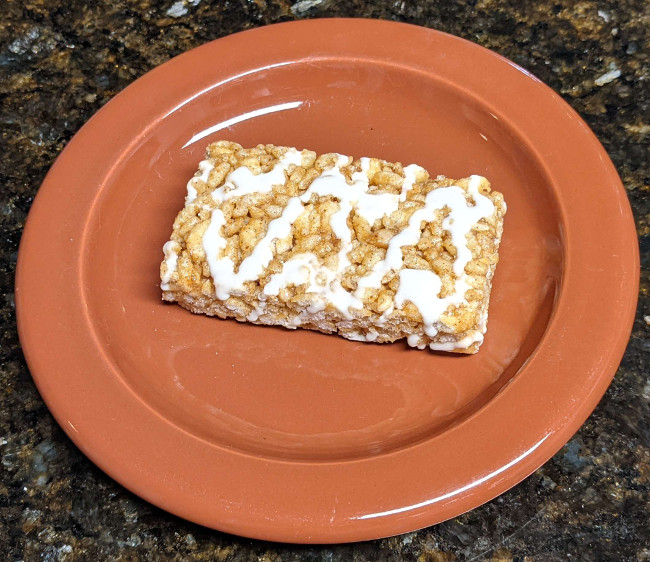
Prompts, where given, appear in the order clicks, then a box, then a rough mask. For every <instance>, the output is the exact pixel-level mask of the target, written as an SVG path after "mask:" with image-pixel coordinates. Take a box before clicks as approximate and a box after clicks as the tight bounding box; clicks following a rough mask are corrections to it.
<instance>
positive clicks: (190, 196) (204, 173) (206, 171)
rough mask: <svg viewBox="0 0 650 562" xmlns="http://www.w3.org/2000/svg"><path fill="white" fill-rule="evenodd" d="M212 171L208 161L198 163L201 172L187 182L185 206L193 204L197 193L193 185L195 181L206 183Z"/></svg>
mask: <svg viewBox="0 0 650 562" xmlns="http://www.w3.org/2000/svg"><path fill="white" fill-rule="evenodd" d="M213 169H214V165H213V164H212V162H210V160H201V162H199V170H201V175H199V176H194V177H193V178H192V179H191V180H190V181H188V182H187V197H185V204H186V205H189V204H190V203H192V202H194V200H195V199H196V197H197V195H198V193H197V191H196V187H195V184H196V182H197V181H199V180H201V181H202V182H204V183H207V181H208V178H209V177H210V172H211V171H212V170H213Z"/></svg>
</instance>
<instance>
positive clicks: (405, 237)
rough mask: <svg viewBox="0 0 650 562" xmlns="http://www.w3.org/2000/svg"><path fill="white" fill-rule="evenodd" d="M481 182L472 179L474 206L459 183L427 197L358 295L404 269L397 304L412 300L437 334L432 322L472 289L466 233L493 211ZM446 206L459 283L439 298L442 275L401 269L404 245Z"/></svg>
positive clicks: (361, 282) (426, 328)
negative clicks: (467, 270) (469, 282)
mask: <svg viewBox="0 0 650 562" xmlns="http://www.w3.org/2000/svg"><path fill="white" fill-rule="evenodd" d="M480 182H481V177H480V176H472V177H471V178H470V182H469V192H470V193H471V194H472V196H473V198H474V202H475V204H474V205H473V206H471V205H469V204H468V202H467V200H466V199H465V192H464V191H463V189H462V188H460V187H458V186H455V185H452V186H449V187H442V188H439V189H434V190H433V191H430V192H429V193H428V194H427V196H426V199H425V204H424V207H423V208H421V209H419V210H417V211H415V213H413V215H411V218H410V220H409V223H408V225H407V227H406V228H405V229H404V230H402V231H401V232H400V233H399V234H397V235H395V236H394V237H393V238H392V239H391V240H390V242H389V243H388V249H387V250H386V256H385V258H384V259H383V260H382V261H380V262H378V263H376V264H375V266H374V267H373V269H372V271H371V272H370V273H369V274H368V275H367V276H366V277H364V278H362V279H360V280H359V282H358V285H357V290H356V291H355V295H356V296H357V297H358V298H360V299H361V298H363V296H364V294H365V291H366V289H379V288H380V287H381V282H382V279H383V278H384V276H385V275H386V274H387V273H388V272H390V271H399V270H400V269H401V271H400V274H399V276H400V284H399V287H398V290H397V293H396V294H395V299H394V300H395V306H396V307H397V308H401V307H402V306H403V305H404V303H405V302H406V301H410V302H411V303H413V304H414V305H415V306H416V307H417V308H418V310H419V311H420V314H421V315H422V319H423V322H424V331H425V333H426V334H427V335H430V336H432V337H433V336H435V335H436V333H437V330H436V329H435V327H434V326H433V324H435V322H437V321H438V320H439V318H440V315H441V314H442V313H443V312H444V311H445V310H446V309H447V308H448V307H449V306H450V305H459V304H461V303H462V302H464V301H465V293H466V291H467V289H469V284H468V283H467V276H466V274H465V266H466V265H467V264H468V263H469V261H470V260H471V259H472V252H471V251H470V249H469V248H468V247H467V234H468V233H469V231H470V230H471V228H472V226H473V225H474V224H476V223H477V222H478V221H479V220H480V219H482V218H486V217H489V216H490V215H491V214H492V213H494V204H493V203H492V201H490V199H488V198H487V197H485V196H484V195H481V194H480V193H479V192H478V186H479V185H480ZM444 207H447V208H448V209H449V214H448V215H447V217H446V218H445V219H444V220H443V223H442V224H443V227H444V228H445V229H446V230H447V231H449V233H450V235H451V239H452V243H453V244H454V246H455V247H456V260H455V261H454V265H453V268H454V273H455V275H456V286H455V291H454V293H452V294H451V295H448V296H447V297H445V298H444V299H440V298H439V297H438V293H439V292H440V288H441V281H440V278H439V277H438V276H437V275H436V274H435V273H433V272H432V271H424V270H412V269H402V265H403V262H404V255H403V252H402V248H403V247H404V246H412V245H414V244H417V242H418V240H419V239H420V235H421V231H420V228H421V225H422V222H430V221H432V220H433V218H434V216H435V213H436V211H438V210H440V209H443V208H444Z"/></svg>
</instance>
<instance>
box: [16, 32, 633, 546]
mask: <svg viewBox="0 0 650 562" xmlns="http://www.w3.org/2000/svg"><path fill="white" fill-rule="evenodd" d="M222 138H225V139H230V140H235V141H237V142H239V143H241V144H243V145H255V144H257V143H274V144H286V145H292V146H297V147H300V148H302V147H307V148H311V149H313V150H316V151H319V152H328V151H338V152H342V153H344V154H351V155H355V156H376V157H381V158H385V159H387V160H391V161H401V162H404V163H405V164H406V163H411V162H416V163H418V164H421V165H423V166H424V167H426V168H427V169H428V170H429V171H430V172H431V173H433V174H445V175H448V176H451V177H464V176H467V175H469V174H472V173H475V174H482V175H485V176H487V177H488V178H489V179H490V180H491V181H492V183H493V186H494V187H495V188H496V189H498V190H499V191H502V192H503V193H504V194H505V198H506V201H507V203H508V207H509V210H508V214H507V216H506V221H505V233H504V237H503V243H502V247H501V262H500V264H499V267H498V269H497V274H496V277H495V281H494V289H493V296H492V303H491V309H490V320H489V329H488V334H487V337H486V341H485V344H484V345H483V347H482V348H481V351H480V352H479V353H478V354H477V355H475V356H470V357H459V356H450V355H445V354H439V353H433V352H429V351H418V350H413V349H410V348H408V347H407V346H406V344H404V343H396V344H392V345H375V344H362V343H356V342H350V341H346V340H344V339H341V338H337V337H335V336H326V335H322V334H318V333H313V332H307V331H295V332H290V331H286V330H283V329H279V328H277V329H276V328H268V327H259V326H252V325H244V324H239V323H237V322H235V321H221V320H218V319H213V318H207V317H201V316H197V315H192V314H190V313H189V312H186V311H185V310H183V309H181V308H180V307H178V306H175V305H169V304H163V303H162V302H161V300H160V290H159V287H158V285H159V276H158V275H159V274H158V268H159V263H160V261H161V259H162V252H161V248H162V245H163V243H164V242H165V240H167V238H168V236H169V233H170V230H171V225H172V222H173V220H174V217H175V215H176V213H177V212H178V210H179V209H180V208H181V207H182V205H183V201H184V194H185V183H186V182H187V180H188V178H189V177H191V175H192V173H193V172H194V170H195V168H196V165H197V163H198V161H199V160H200V159H201V157H202V155H203V151H204V148H205V146H206V144H207V143H208V142H209V141H213V140H216V139H222ZM637 284H638V253H637V246H636V235H635V231H634V227H633V222H632V216H631V212H630V208H629V205H628V202H627V199H626V195H625V192H624V190H623V187H622V186H621V183H620V180H619V178H618V176H617V174H616V172H615V170H614V168H613V166H612V164H611V162H610V161H609V159H608V158H607V155H606V154H605V152H604V150H603V149H602V147H601V146H600V144H599V143H598V141H597V140H596V139H595V137H594V136H593V134H592V133H591V132H590V131H589V129H588V128H587V126H586V125H585V124H584V122H583V121H582V120H581V119H580V118H579V117H578V116H577V115H576V114H575V113H574V112H573V111H572V110H571V109H570V108H569V107H568V106H567V105H566V104H565V103H564V102H563V101H562V100H561V99H560V98H559V97H558V96H556V95H555V94H554V93H553V92H552V91H551V90H550V89H549V88H547V87H546V86H544V85H543V84H542V83H540V82H539V81H538V80H537V79H535V77H533V76H531V75H530V74H528V73H527V72H526V71H524V70H522V69H521V68H519V67H517V66H516V65H514V64H512V63H511V62H509V61H507V60H505V59H503V58H501V57H499V56H497V55H495V54H494V53H491V52H490V51H487V50H485V49H483V48H481V47H478V46H476V45H474V44H472V43H469V42H466V41H463V40H461V39H458V38H455V37H451V36H449V35H445V34H442V33H438V32H435V31H431V30H427V29H423V28H418V27H413V26H408V25H403V24H396V23H389V22H379V21H364V20H314V21H304V22H299V23H289V24H282V25H277V26H270V27H265V28H261V29H256V30H254V31H248V32H244V33H241V34H237V35H233V36H230V37H227V38H225V39H220V40H218V41H215V42H213V43H210V44H207V45H205V46H203V47H200V48H198V49H195V50H193V51H191V52H189V53H186V54H184V55H182V56H180V57H177V58H175V59H173V60H172V61H170V62H168V63H167V64H164V65H163V66H161V67H160V68H157V69H155V70H153V71H152V72H150V73H149V74H147V75H145V76H144V77H142V78H141V79H139V80H138V81H136V82H135V83H134V84H133V85H131V86H130V87H128V88H127V89H126V90H125V91H124V92H122V93H120V94H119V95H118V96H116V97H115V99H114V100H112V101H111V102H110V103H108V104H107V105H106V107H105V108H103V109H102V110H101V111H100V112H99V113H98V114H97V115H96V116H94V117H93V118H92V119H91V120H90V121H89V123H88V124H87V125H86V126H85V127H83V128H82V129H81V131H79V133H78V134H77V135H76V137H75V138H74V139H73V140H72V141H71V142H70V144H69V145H68V147H67V148H66V149H65V151H64V152H63V154H62V155H61V156H60V158H59V159H58V160H57V162H56V164H55V165H54V166H53V167H52V170H51V172H50V173H49V175H48V176H47V178H46V180H45V182H44V183H43V186H42V187H41V190H40V191H39V193H38V196H37V198H36V200H35V202H34V205H33V208H32V210H31V212H30V215H29V219H28V221H27V226H26V229H25V233H24V237H23V240H22V245H21V249H20V256H19V264H18V274H17V285H16V301H17V310H18V320H19V329H20V336H21V341H22V343H23V346H24V350H25V355H26V358H27V361H28V363H29V366H30V369H31V371H32V374H33V376H34V379H35V381H36V383H37V385H38V387H39V389H40V391H41V393H42V395H43V398H44V399H45V401H46V402H47V404H48V405H49V407H50V409H51V410H52V413H53V414H54V416H55V417H56V419H57V420H58V422H59V423H60V424H61V426H62V427H63V429H64V430H65V431H66V432H67V434H68V435H69V436H70V437H71V439H72V440H73V441H74V442H75V443H76V444H77V445H78V446H79V447H80V448H81V450H82V451H83V452H84V453H85V454H86V455H88V457H90V458H91V459H92V460H93V461H94V462H95V463H96V464H97V465H99V466H100V467H101V468H102V469H103V470H105V471H106V472H107V473H108V474H109V475H111V476H112V477H113V478H115V479H116V480H117V481H119V482H120V483H122V484H123V485H124V486H126V487H127V488H129V489H130V490H132V491H133V492H135V493H136V494H138V495H140V496H142V497H143V498H145V499H147V500H149V501H150V502H152V503H154V504H156V505H158V506H160V507H162V508H164V509H166V510H168V511H171V512H173V513H175V514H177V515H180V516H181V517H185V518H187V519H190V520H193V521H196V522H198V523H201V524H203V525H207V526H210V527H214V528H216V529H220V530H222V531H227V532H230V533H236V534H240V535H246V536H250V537H257V538H264V539H271V540H278V541H294V542H341V541H355V540H363V539H371V538H376V537H382V536H386V535H392V534H398V533H402V532H406V531H411V530H414V529H417V528H420V527H424V526H427V525H432V524H434V523H437V522H439V521H442V520H444V519H447V518H449V517H453V516H456V515H458V514H460V513H462V512H464V511H466V510H469V509H471V508H473V507H476V506H477V505H479V504H481V503H483V502H485V501H488V500H490V499H492V498H494V497H495V496H497V495H498V494H500V493H501V492H503V491H505V490H506V489H508V488H509V487H511V486H513V485H514V484H516V483H517V482H519V481H520V480H521V479H523V478H524V477H526V476H527V475H528V474H530V473H531V472H532V471H534V470H535V469H536V468H537V467H539V466H540V465H541V464H542V463H544V462H545V461H546V460H547V459H549V458H550V457H551V456H552V455H553V454H554V453H555V452H556V451H557V450H558V449H559V448H560V447H561V446H562V445H563V444H564V443H565V442H566V441H567V440H568V439H569V437H570V436H571V435H572V434H573V433H574V432H575V431H576V430H577V429H578V427H579V426H580V425H581V424H582V422H583V421H584V420H585V418H586V417H587V416H588V414H589V413H590V412H591V411H592V409H593V408H594V407H595V405H596V403H597V402H598V400H599V399H600V397H601V396H602V394H603V392H604V391H605V389H606V388H607V385H608V384H609V382H610V381H611V378H612V376H613V374H614V372H615V370H616V367H617V365H618V363H619V361H620V359H621V356H622V354H623V351H624V349H625V345H626V343H627V339H628V336H629V332H630V327H631V322H632V317H633V312H634V308H635V302H636V293H637Z"/></svg>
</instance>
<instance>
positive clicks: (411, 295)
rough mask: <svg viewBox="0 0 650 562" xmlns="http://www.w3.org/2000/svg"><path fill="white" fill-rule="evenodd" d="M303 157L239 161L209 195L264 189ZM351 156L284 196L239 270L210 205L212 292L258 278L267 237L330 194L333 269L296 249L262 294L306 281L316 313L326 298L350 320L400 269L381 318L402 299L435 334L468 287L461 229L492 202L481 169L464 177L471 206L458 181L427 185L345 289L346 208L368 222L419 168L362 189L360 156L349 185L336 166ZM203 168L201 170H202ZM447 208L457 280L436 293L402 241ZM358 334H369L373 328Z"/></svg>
mask: <svg viewBox="0 0 650 562" xmlns="http://www.w3.org/2000/svg"><path fill="white" fill-rule="evenodd" d="M301 159H302V153H301V152H298V151H296V150H295V149H291V150H289V151H288V152H287V153H286V154H285V156H284V157H283V158H282V159H280V160H279V161H278V162H277V163H276V165H275V166H274V167H273V169H272V170H271V171H270V172H267V173H264V174H257V175H255V174H253V173H252V172H251V171H250V170H249V169H248V168H246V167H245V166H242V167H240V168H238V169H236V170H234V171H233V172H232V173H231V174H230V175H229V176H228V177H227V178H226V181H225V182H224V184H223V185H222V186H221V187H219V188H218V189H216V190H215V191H214V192H213V193H212V197H213V198H214V199H215V201H217V202H223V201H225V200H227V199H230V198H231V197H237V196H242V195H245V194H248V193H260V192H261V193H268V192H270V191H271V190H272V189H273V186H274V185H281V184H284V182H285V181H286V178H285V171H286V170H287V169H288V167H289V166H290V165H292V164H294V165H299V164H300V163H301ZM349 163H350V158H349V157H347V156H342V155H338V158H337V161H336V164H335V165H334V167H332V168H330V169H328V170H325V171H323V172H322V173H321V175H320V176H318V177H317V178H316V179H315V180H314V181H313V182H312V183H311V185H310V186H309V188H308V189H307V190H306V191H305V192H304V193H303V194H302V195H301V196H296V197H292V198H291V199H289V201H288V203H287V206H286V208H285V209H284V211H283V213H282V215H281V216H280V217H279V218H277V219H275V220H273V221H271V222H270V223H269V225H268V229H267V232H266V234H265V236H264V237H263V238H262V240H260V242H259V243H258V244H257V245H256V246H255V248H254V249H253V252H252V253H251V254H250V255H249V256H248V257H247V258H246V259H244V260H243V261H242V263H241V264H240V267H239V270H238V271H237V273H235V271H234V269H235V268H234V263H233V262H232V260H230V259H229V258H228V257H219V256H220V255H221V254H222V252H223V250H224V248H225V247H226V240H225V239H224V238H223V236H222V234H221V229H222V227H223V225H224V215H223V213H222V212H221V210H219V209H215V210H214V211H213V212H212V218H211V220H210V225H209V226H208V228H207V230H206V232H205V234H204V236H203V247H204V249H205V252H206V257H207V261H208V265H209V267H210V273H211V275H212V278H213V280H214V284H215V290H216V294H217V298H219V299H221V300H226V299H228V298H229V297H230V295H231V294H232V293H233V292H236V291H241V290H242V289H243V284H244V283H245V282H247V281H255V280H257V279H259V278H260V276H261V275H262V274H263V272H264V271H265V269H266V268H267V267H268V264H269V263H270V261H271V260H272V259H273V242H274V241H275V240H277V239H282V238H286V237H287V236H289V234H290V233H291V226H292V224H293V223H294V222H295V220H296V219H297V218H298V217H299V216H300V215H301V214H302V213H303V211H304V205H305V204H306V203H307V202H309V201H310V199H311V198H312V195H317V196H320V197H326V196H331V197H334V198H336V199H338V201H339V209H338V211H336V212H335V213H333V214H332V215H331V217H330V227H331V228H332V232H333V233H334V235H335V236H336V237H337V238H338V239H339V240H340V242H341V249H340V251H339V253H338V256H337V258H338V264H337V267H336V269H335V270H330V269H328V268H326V267H324V266H322V265H321V264H320V262H319V260H318V258H317V257H316V256H315V255H314V254H311V253H305V254H300V255H297V256H294V257H293V258H291V259H290V260H288V261H286V262H285V263H284V264H283V267H282V271H281V272H279V273H275V274H273V275H271V276H270V278H269V280H268V282H267V284H266V285H265V287H264V290H263V294H264V295H269V296H271V295H278V294H279V292H280V290H281V289H282V288H283V287H286V286H288V285H306V292H307V293H310V294H312V295H313V296H315V297H317V298H316V299H315V301H316V302H315V303H314V304H312V306H310V307H309V309H308V311H307V312H309V313H315V312H318V311H320V310H323V309H324V308H325V307H326V306H327V305H328V304H329V305H331V306H333V307H335V308H336V309H337V310H338V311H339V312H341V314H343V315H344V316H345V317H346V318H348V319H349V318H352V314H351V313H350V309H360V308H363V298H364V296H365V291H366V289H379V288H380V287H381V283H382V279H383V278H384V276H385V275H386V274H387V273H388V272H390V271H399V279H400V284H399V287H398V290H397V293H396V295H395V299H394V306H391V307H390V309H389V310H387V311H386V312H385V313H384V314H383V315H382V316H381V318H380V321H384V322H385V321H386V319H387V316H388V315H390V314H391V313H392V312H393V311H394V309H395V308H398V309H400V308H402V307H403V306H404V304H405V303H406V302H407V301H408V302H411V303H412V304H413V305H414V306H416V307H417V308H418V310H419V311H420V314H421V315H422V318H423V323H424V333H426V334H427V335H428V336H430V337H434V336H435V335H436V334H437V330H436V328H435V326H434V324H435V323H436V322H438V321H439V318H440V315H441V314H443V313H444V312H445V311H446V310H447V309H448V307H449V306H451V305H458V304H461V303H462V302H464V300H465V293H466V291H467V289H468V288H469V284H468V283H467V280H466V274H465V266H466V265H467V263H468V262H469V261H470V260H471V259H472V254H471V251H470V250H469V248H468V247H467V239H466V236H467V234H468V233H469V231H470V230H471V228H472V226H473V225H474V224H476V222H478V221H479V220H480V219H482V218H485V217H488V216H490V215H491V214H492V213H493V212H494V205H493V204H492V202H491V201H490V200H489V199H488V198H487V197H485V196H483V195H481V194H480V193H479V192H478V186H479V185H480V182H481V178H480V177H479V176H472V177H471V178H470V182H469V190H468V191H469V193H471V195H472V197H473V199H474V202H475V204H474V205H471V204H469V203H468V202H467V200H466V196H465V191H464V190H463V189H462V188H460V187H458V186H454V185H452V186H449V187H444V188H439V189H435V190H433V191H431V192H429V193H428V195H427V196H426V199H425V205H424V207H423V208H421V209H419V210H417V211H416V212H415V213H413V215H412V216H411V218H410V220H409V223H408V225H407V227H406V228H405V229H404V230H402V231H401V232H400V233H399V234H397V235H396V236H394V237H393V238H392V239H391V240H390V242H389V244H388V249H387V251H386V256H385V258H384V259H383V260H381V261H380V262H378V263H377V264H375V266H374V267H373V269H372V270H371V272H370V273H369V274H368V275H367V276H366V277H364V278H362V279H360V280H359V282H358V287H357V290H356V291H355V292H354V293H350V292H348V291H347V290H345V289H344V288H343V287H342V286H341V277H342V275H343V273H344V271H345V269H346V268H347V267H349V265H350V261H349V259H348V253H349V252H350V250H351V249H352V231H351V229H350V227H349V226H348V223H347V221H348V218H349V216H350V214H351V212H352V210H354V211H355V212H356V213H357V214H358V215H360V216H361V217H363V218H364V219H365V220H366V221H368V223H369V224H370V225H371V226H372V225H373V223H374V222H375V221H376V220H378V219H380V218H382V217H383V216H387V215H390V214H391V213H393V212H394V211H395V210H397V209H398V207H399V202H400V201H405V200H406V197H407V194H408V191H409V190H410V189H411V188H412V187H413V185H414V183H415V181H416V175H417V173H418V172H419V171H422V168H420V167H419V166H416V165H410V166H407V167H406V168H404V175H405V178H404V182H403V185H402V189H401V193H400V194H399V195H396V194H391V193H368V190H369V179H368V174H367V172H368V169H369V164H370V160H369V159H368V158H362V159H361V171H359V172H354V173H353V174H352V178H351V179H352V184H349V183H348V182H347V181H346V179H345V176H344V175H343V173H342V172H341V167H343V166H346V165H348V164H349ZM203 172H204V173H205V170H203ZM207 173H208V174H209V172H207ZM445 207H446V208H448V209H449V214H448V216H447V217H446V218H445V219H444V220H443V227H444V228H445V229H446V230H448V231H449V233H450V235H451V239H452V243H453V244H454V246H455V247H456V260H455V262H454V265H453V268H454V273H455V275H456V277H457V281H456V287H455V291H454V293H452V294H451V295H448V296H446V297H445V298H439V297H438V294H439V292H440V289H441V281H440V278H439V277H438V276H437V275H436V274H435V273H433V272H431V271H426V270H412V269H402V267H403V252H402V248H403V247H404V246H410V245H414V244H417V242H418V240H419V238H420V235H421V225H422V223H423V222H430V221H432V220H433V219H434V217H435V214H436V211H438V210H440V209H443V208H445ZM400 270H401V271H400ZM262 312H263V311H254V312H252V313H251V315H250V316H251V318H257V317H259V315H260V314H261V313H262ZM299 323H300V320H299V321H298V324H299ZM479 335H480V334H479ZM360 337H361V336H360ZM362 337H363V338H364V339H368V338H372V339H373V340H374V339H376V338H377V334H376V333H375V334H374V335H373V334H368V335H367V336H362ZM481 337H482V336H481ZM370 341H372V340H370ZM475 341H477V340H475ZM418 342H419V336H415V335H413V336H411V337H409V345H413V344H415V345H418ZM471 343H473V342H471Z"/></svg>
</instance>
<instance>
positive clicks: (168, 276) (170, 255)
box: [160, 240, 180, 291]
mask: <svg viewBox="0 0 650 562" xmlns="http://www.w3.org/2000/svg"><path fill="white" fill-rule="evenodd" d="M179 251H180V247H179V245H178V244H177V243H176V242H174V241H173V240H170V241H169V242H165V245H164V246H163V252H164V253H165V266H166V268H167V269H166V271H165V274H164V275H163V277H162V279H161V281H162V283H161V284H160V288H161V289H162V290H163V291H169V290H170V289H171V287H170V285H169V282H170V281H171V280H172V275H174V273H175V272H176V268H177V267H178V252H179Z"/></svg>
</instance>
